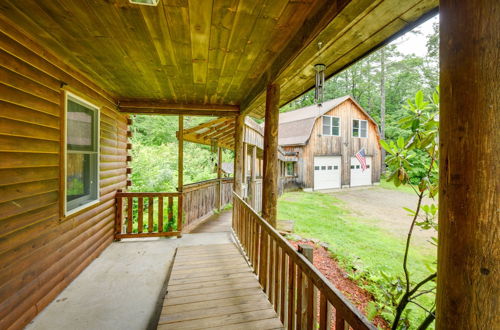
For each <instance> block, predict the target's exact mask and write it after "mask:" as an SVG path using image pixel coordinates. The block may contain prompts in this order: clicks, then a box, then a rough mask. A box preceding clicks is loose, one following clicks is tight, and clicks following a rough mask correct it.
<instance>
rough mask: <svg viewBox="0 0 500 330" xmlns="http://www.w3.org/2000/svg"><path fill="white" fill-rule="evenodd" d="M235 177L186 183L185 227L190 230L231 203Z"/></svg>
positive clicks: (183, 189) (184, 202)
mask: <svg viewBox="0 0 500 330" xmlns="http://www.w3.org/2000/svg"><path fill="white" fill-rule="evenodd" d="M232 191H233V178H222V179H213V180H206V181H201V182H196V183H192V184H188V185H184V187H183V188H182V192H183V195H184V198H183V209H184V229H185V231H189V230H191V229H193V228H194V227H196V226H197V225H198V224H199V223H200V222H202V221H203V220H204V219H206V218H207V217H209V216H210V215H212V214H213V213H214V211H215V210H220V209H222V208H224V207H225V206H226V205H227V204H229V203H231V200H232Z"/></svg>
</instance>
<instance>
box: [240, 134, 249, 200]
mask: <svg viewBox="0 0 500 330" xmlns="http://www.w3.org/2000/svg"><path fill="white" fill-rule="evenodd" d="M243 131H244V130H243ZM244 136H245V135H244V133H243V137H244ZM243 141H244V140H243ZM242 155H243V167H242V168H241V176H242V179H243V185H242V190H243V195H244V196H243V197H245V200H246V199H247V197H248V180H247V176H248V144H247V143H246V142H243V153H242Z"/></svg>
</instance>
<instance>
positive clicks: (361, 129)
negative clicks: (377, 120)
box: [352, 119, 368, 138]
mask: <svg viewBox="0 0 500 330" xmlns="http://www.w3.org/2000/svg"><path fill="white" fill-rule="evenodd" d="M352 136H353V137H360V138H366V137H368V121H366V120H360V119H354V120H353V121H352Z"/></svg>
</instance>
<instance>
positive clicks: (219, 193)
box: [217, 147, 222, 211]
mask: <svg viewBox="0 0 500 330" xmlns="http://www.w3.org/2000/svg"><path fill="white" fill-rule="evenodd" d="M217 156H218V157H217V183H218V185H217V187H218V188H217V210H218V211H220V210H221V209H222V148H221V147H218V148H217Z"/></svg>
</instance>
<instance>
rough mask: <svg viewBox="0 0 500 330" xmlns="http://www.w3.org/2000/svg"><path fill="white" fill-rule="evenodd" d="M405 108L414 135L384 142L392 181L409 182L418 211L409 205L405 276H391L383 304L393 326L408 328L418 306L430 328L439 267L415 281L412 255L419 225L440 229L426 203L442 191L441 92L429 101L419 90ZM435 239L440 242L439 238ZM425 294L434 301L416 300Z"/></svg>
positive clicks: (404, 124) (406, 125)
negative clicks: (415, 171)
mask: <svg viewBox="0 0 500 330" xmlns="http://www.w3.org/2000/svg"><path fill="white" fill-rule="evenodd" d="M405 109H406V111H407V115H406V116H404V117H403V118H401V119H400V121H399V124H400V125H401V127H403V128H405V129H408V130H410V132H411V134H410V135H409V136H408V137H406V138H405V137H403V136H400V137H399V138H398V139H397V140H396V142H394V141H390V142H386V141H381V145H382V147H383V148H384V149H385V150H386V151H387V153H388V156H387V158H386V163H387V165H388V167H389V170H390V172H391V173H390V175H389V176H388V178H387V181H392V182H393V183H394V185H395V186H400V185H409V186H410V187H411V188H412V190H413V191H414V192H415V194H417V196H418V202H417V206H416V208H415V209H414V210H413V209H409V208H405V210H406V211H408V213H409V215H410V216H411V217H412V222H411V225H410V229H409V231H408V236H407V241H406V245H405V250H404V251H405V252H404V259H403V271H404V278H402V277H396V278H395V279H389V278H387V283H386V284H385V286H384V288H383V289H385V290H386V291H387V297H386V298H387V299H386V300H385V302H384V303H383V304H382V305H381V306H379V309H380V310H385V309H386V308H387V306H390V308H389V309H390V310H391V311H392V310H394V308H395V314H394V321H393V324H392V328H393V329H407V328H408V327H409V326H410V325H411V323H410V321H409V318H408V315H409V313H410V312H409V311H410V310H411V308H415V306H416V308H420V309H422V310H424V311H425V312H426V313H427V316H426V318H425V319H424V320H423V322H422V324H421V326H420V327H419V328H426V327H427V326H428V325H430V323H432V321H433V320H434V317H435V316H434V313H435V281H436V270H435V267H429V274H428V275H427V276H425V277H424V278H421V277H420V278H419V280H418V282H415V281H414V280H413V279H412V276H413V278H415V274H414V273H413V272H410V267H409V264H408V258H409V255H410V254H409V251H410V242H411V238H412V233H413V230H414V228H415V226H418V227H420V228H422V229H426V230H428V229H435V230H437V222H436V216H437V204H435V203H431V204H428V205H424V204H423V201H424V198H426V197H428V198H431V199H434V198H435V197H436V196H437V193H438V178H439V177H438V169H439V167H438V160H439V154H438V151H439V147H438V137H439V121H438V116H439V95H438V93H437V92H434V94H433V95H432V98H431V99H430V100H429V101H425V100H424V93H423V92H422V91H418V92H417V93H416V95H415V98H414V100H413V101H410V100H408V104H407V105H406V106H405ZM416 157H420V158H421V160H420V163H419V164H420V166H421V167H422V169H421V171H420V172H419V174H418V176H417V175H414V176H413V177H412V176H410V174H409V173H410V171H411V170H413V164H414V163H415V161H414V160H415V158H416ZM422 159H423V160H422ZM417 179H418V180H417ZM433 242H434V244H436V243H437V239H436V238H435V237H433ZM425 295H429V296H431V297H432V299H431V301H432V302H431V303H430V304H421V303H420V302H419V301H418V300H417V299H416V298H418V297H422V296H425ZM410 304H412V305H413V306H412V305H410Z"/></svg>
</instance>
